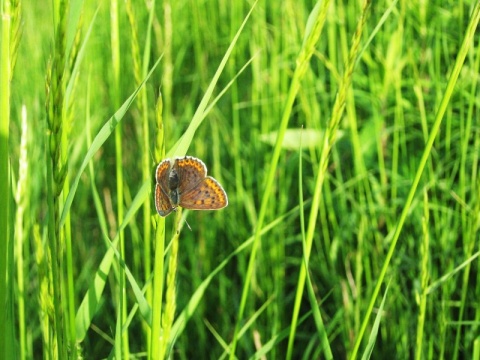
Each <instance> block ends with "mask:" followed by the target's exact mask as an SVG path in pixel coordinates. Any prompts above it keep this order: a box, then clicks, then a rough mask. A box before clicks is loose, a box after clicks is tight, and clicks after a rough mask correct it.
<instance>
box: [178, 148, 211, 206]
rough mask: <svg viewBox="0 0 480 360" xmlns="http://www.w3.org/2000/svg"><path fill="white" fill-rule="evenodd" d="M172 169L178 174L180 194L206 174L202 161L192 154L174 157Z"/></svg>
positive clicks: (192, 186) (196, 183) (194, 185)
mask: <svg viewBox="0 0 480 360" xmlns="http://www.w3.org/2000/svg"><path fill="white" fill-rule="evenodd" d="M172 171H175V172H176V173H177V175H178V179H179V183H178V193H179V195H180V196H183V194H184V193H187V192H188V191H189V190H191V189H193V188H194V187H196V186H197V185H198V184H199V183H200V182H201V181H202V180H203V179H205V176H207V167H206V166H205V164H204V163H203V161H202V160H200V159H197V158H194V157H192V156H185V157H184V158H180V159H175V163H174V164H173V168H172Z"/></svg>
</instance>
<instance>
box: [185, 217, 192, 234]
mask: <svg viewBox="0 0 480 360" xmlns="http://www.w3.org/2000/svg"><path fill="white" fill-rule="evenodd" d="M185 224H187V227H188V229H189V230H190V231H192V228H191V227H190V224H189V223H188V221H187V219H185Z"/></svg>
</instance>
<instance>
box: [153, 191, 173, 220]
mask: <svg viewBox="0 0 480 360" xmlns="http://www.w3.org/2000/svg"><path fill="white" fill-rule="evenodd" d="M155 208H156V209H157V212H158V214H159V215H160V216H163V217H165V216H167V215H168V214H170V213H171V212H172V211H173V210H175V208H174V207H173V205H172V203H171V202H170V198H169V197H168V195H167V193H166V192H165V191H164V190H163V189H162V187H161V185H159V184H157V185H155Z"/></svg>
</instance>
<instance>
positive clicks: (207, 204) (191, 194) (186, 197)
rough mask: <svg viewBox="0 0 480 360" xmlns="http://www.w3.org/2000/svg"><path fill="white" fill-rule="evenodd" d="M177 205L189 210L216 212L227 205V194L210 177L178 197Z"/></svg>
mask: <svg viewBox="0 0 480 360" xmlns="http://www.w3.org/2000/svg"><path fill="white" fill-rule="evenodd" d="M179 205H180V206H181V207H183V208H185V209H191V210H217V209H221V208H224V207H225V206H227V205H228V198H227V193H226V192H225V190H223V188H222V185H220V184H219V183H218V181H217V180H215V179H214V178H212V177H211V176H207V177H206V178H204V179H203V180H202V181H201V182H200V183H199V184H197V186H195V187H194V188H192V189H189V190H187V191H186V192H184V193H183V194H181V196H180V202H179Z"/></svg>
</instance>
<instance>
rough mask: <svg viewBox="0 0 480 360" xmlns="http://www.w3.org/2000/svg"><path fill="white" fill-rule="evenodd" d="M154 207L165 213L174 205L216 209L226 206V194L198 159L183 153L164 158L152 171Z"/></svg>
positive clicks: (161, 213)
mask: <svg viewBox="0 0 480 360" xmlns="http://www.w3.org/2000/svg"><path fill="white" fill-rule="evenodd" d="M155 178H156V181H157V184H156V186H155V208H156V209H157V212H158V214H159V215H160V216H167V215H168V214H170V213H171V212H172V211H175V210H176V208H177V207H178V206H181V207H183V208H185V209H191V210H218V209H222V208H224V207H225V206H227V205H228V198H227V193H226V192H225V190H223V187H222V185H220V184H219V182H218V181H217V180H215V179H214V178H213V177H211V176H207V167H206V166H205V164H204V163H203V161H202V160H200V159H197V158H195V157H193V156H185V157H183V158H177V159H175V160H173V162H172V160H170V159H165V160H163V161H161V162H160V164H158V166H157V170H156V173H155Z"/></svg>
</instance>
